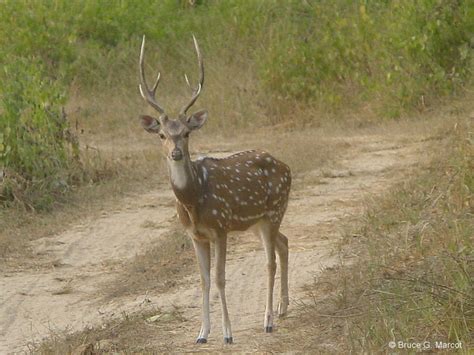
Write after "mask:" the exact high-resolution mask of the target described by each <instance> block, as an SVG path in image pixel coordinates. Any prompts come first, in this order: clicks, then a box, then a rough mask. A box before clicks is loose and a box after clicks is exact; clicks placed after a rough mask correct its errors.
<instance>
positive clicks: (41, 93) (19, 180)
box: [0, 57, 78, 208]
mask: <svg viewBox="0 0 474 355" xmlns="http://www.w3.org/2000/svg"><path fill="white" fill-rule="evenodd" d="M10 63H11V64H7V65H4V66H3V68H2V72H1V75H0V77H1V81H2V83H3V85H2V86H1V87H0V102H1V104H2V110H1V111H0V132H1V133H0V161H1V165H2V166H3V168H4V169H5V171H6V179H5V180H4V181H3V184H2V185H0V187H2V189H1V190H0V193H1V195H0V198H1V200H3V201H4V202H7V201H12V200H14V199H17V200H19V201H21V202H23V203H25V204H26V205H28V206H30V207H32V208H46V207H48V206H49V205H50V204H51V203H52V202H53V201H54V195H55V194H58V193H63V192H65V191H66V190H67V188H68V186H69V182H70V181H69V175H70V173H69V171H70V170H71V165H72V164H76V159H77V157H78V144H77V141H76V139H75V138H74V136H73V135H72V134H71V133H70V131H69V130H68V122H67V120H66V117H65V115H64V113H63V112H62V105H63V104H64V102H65V99H66V98H65V96H64V89H63V88H62V87H61V85H59V84H58V83H57V82H55V81H53V80H51V79H45V75H44V72H43V70H44V68H43V67H42V66H41V65H40V64H39V63H38V62H35V61H29V60H26V59H24V58H18V57H14V58H12V59H10Z"/></svg>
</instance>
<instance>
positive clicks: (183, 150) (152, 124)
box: [139, 36, 207, 161]
mask: <svg viewBox="0 0 474 355" xmlns="http://www.w3.org/2000/svg"><path fill="white" fill-rule="evenodd" d="M193 40H194V47H195V48H196V53H197V58H198V63H199V70H200V77H199V83H198V85H197V87H196V88H194V89H193V95H192V97H191V100H190V101H189V102H188V103H187V104H186V105H184V106H183V108H182V109H181V111H180V113H179V116H178V118H176V119H172V118H169V117H168V115H167V114H166V113H165V110H164V109H163V107H162V106H161V105H160V104H159V103H158V102H157V100H156V98H155V93H156V89H157V87H158V83H159V82H160V73H158V76H157V78H156V80H155V84H154V85H153V87H152V89H151V90H150V89H149V87H148V84H147V81H146V78H145V64H144V52H145V36H143V41H142V46H141V50H140V85H139V89H140V94H141V95H142V97H143V98H144V99H145V101H146V102H148V104H150V106H151V107H153V108H154V109H155V110H156V111H158V113H159V116H158V118H155V117H151V116H148V115H142V116H140V119H141V123H142V126H143V128H144V129H145V130H146V131H147V132H149V133H155V134H158V136H159V137H160V139H161V141H162V143H163V147H164V149H165V152H166V157H167V159H169V160H172V161H180V160H182V159H183V158H184V157H185V156H187V155H188V154H189V152H188V138H189V134H190V133H191V132H192V131H194V130H197V129H199V128H201V127H202V126H203V124H204V123H205V122H206V120H207V111H206V110H201V111H198V112H195V113H193V114H191V115H188V114H187V111H188V110H189V108H190V107H191V106H192V105H193V104H194V103H195V102H196V100H197V99H198V97H199V95H200V94H201V90H202V86H203V84H204V64H203V61H202V57H201V52H200V51H199V46H198V43H197V41H196V38H195V37H194V36H193ZM184 77H185V79H186V83H187V84H188V86H189V87H190V88H191V84H190V83H189V80H188V77H187V76H186V75H185V76H184Z"/></svg>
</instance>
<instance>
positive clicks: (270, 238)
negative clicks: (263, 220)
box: [261, 225, 276, 333]
mask: <svg viewBox="0 0 474 355" xmlns="http://www.w3.org/2000/svg"><path fill="white" fill-rule="evenodd" d="M261 237H262V240H263V246H264V248H265V253H266V254H267V305H266V307H265V319H264V321H263V327H264V329H265V332H266V333H271V332H272V331H273V286H274V285H275V272H276V256H275V233H274V231H273V227H272V226H270V225H267V226H265V227H264V228H262V230H261Z"/></svg>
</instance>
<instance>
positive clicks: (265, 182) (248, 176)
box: [139, 36, 291, 344]
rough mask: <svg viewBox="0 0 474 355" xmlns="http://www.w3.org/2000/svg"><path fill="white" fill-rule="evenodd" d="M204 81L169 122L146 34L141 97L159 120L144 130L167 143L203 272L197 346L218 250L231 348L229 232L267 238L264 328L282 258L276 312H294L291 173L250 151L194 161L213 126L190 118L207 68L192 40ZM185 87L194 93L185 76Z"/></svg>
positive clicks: (204, 330)
mask: <svg viewBox="0 0 474 355" xmlns="http://www.w3.org/2000/svg"><path fill="white" fill-rule="evenodd" d="M193 40H194V47H195V49H196V53H197V58H198V65H199V70H200V76H199V83H198V84H197V86H196V87H195V88H194V89H193V94H192V97H191V100H190V101H189V102H188V103H187V104H186V105H184V106H183V108H182V109H181V111H180V113H179V116H178V117H177V118H176V119H171V118H169V117H168V115H167V114H166V113H165V110H164V109H163V108H162V106H161V105H160V104H159V103H158V101H157V100H156V98H155V92H156V89H157V87H158V83H159V81H160V74H159V73H158V76H157V78H156V80H155V83H154V85H153V86H152V88H151V89H150V88H149V86H148V84H147V81H146V78H145V69H144V51H145V36H143V41H142V45H141V50H140V85H139V89H140V93H141V95H142V97H143V98H144V99H145V101H146V102H148V104H150V105H151V106H152V107H153V108H154V109H155V110H156V111H158V112H159V117H158V118H153V117H151V116H148V115H142V116H140V118H141V123H142V126H143V128H144V129H145V130H146V131H147V132H150V133H156V134H157V135H158V137H160V139H161V141H162V145H163V148H164V152H165V155H166V162H167V165H168V170H169V176H170V182H171V188H172V189H173V192H174V194H175V196H176V207H177V212H178V217H179V220H180V221H181V223H182V224H183V225H184V227H185V228H186V230H187V232H188V234H189V235H190V237H191V238H192V241H193V245H194V249H195V252H196V256H197V261H198V265H199V270H200V274H201V287H202V325H201V330H200V332H199V335H198V337H197V341H196V342H197V343H206V342H207V338H208V335H209V333H210V330H211V325H210V316H209V312H210V308H209V290H210V268H211V255H210V246H211V244H214V250H215V259H216V260H215V263H216V266H215V267H216V280H215V281H216V286H217V288H218V291H219V295H220V302H221V306H222V328H223V335H224V342H225V343H227V344H230V343H232V342H233V338H232V330H231V324H230V320H229V313H228V311H227V304H226V296H225V282H226V280H225V263H226V250H227V233H229V232H231V231H245V230H247V229H250V228H251V229H253V230H254V231H255V232H256V233H257V234H259V235H260V236H261V239H262V241H263V245H264V249H265V253H266V257H267V271H268V279H267V299H266V308H265V318H264V330H265V332H267V333H271V332H272V330H273V286H274V282H275V272H276V260H275V259H276V258H275V251H276V252H277V253H278V256H279V260H280V264H281V265H280V269H281V292H280V301H279V305H278V314H279V316H283V315H285V314H286V311H287V307H288V239H287V238H286V237H285V236H284V235H283V233H281V232H280V224H281V221H282V219H283V215H284V214H285V211H286V207H287V204H288V196H289V193H290V187H291V173H290V169H289V167H288V166H287V165H286V164H284V163H282V162H281V161H279V160H277V159H275V158H274V157H272V156H271V155H270V154H268V153H267V152H265V151H262V150H250V151H245V152H241V153H237V154H233V155H230V156H228V157H227V158H222V159H217V158H210V157H206V158H201V159H198V160H195V161H192V160H191V158H190V155H189V148H188V143H189V135H190V133H191V132H193V131H195V130H197V129H199V128H201V127H202V126H203V125H204V123H205V122H206V120H207V116H208V113H207V111H206V110H201V111H198V112H195V113H193V114H191V115H188V114H187V111H188V110H189V108H190V107H191V106H192V105H193V104H194V103H195V102H196V100H197V98H198V97H199V95H200V94H201V90H202V87H203V84H204V65H203V60H202V56H201V52H200V50H199V46H198V43H197V41H196V38H194V36H193ZM185 79H186V83H187V84H188V86H189V87H190V88H191V89H192V87H191V84H190V83H189V80H188V78H187V76H186V75H185Z"/></svg>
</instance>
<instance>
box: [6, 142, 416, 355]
mask: <svg viewBox="0 0 474 355" xmlns="http://www.w3.org/2000/svg"><path fill="white" fill-rule="evenodd" d="M346 140H347V139H346ZM406 141H407V140H406V139H401V138H400V137H399V138H398V139H397V138H396V137H392V138H387V137H386V136H374V135H368V136H358V137H351V138H350V142H349V143H350V144H351V149H349V152H348V154H347V156H346V157H345V158H344V159H342V160H340V161H339V162H338V167H337V169H334V170H331V171H319V170H314V171H312V172H310V173H309V174H305V178H304V180H301V179H298V178H296V179H295V182H294V188H293V192H292V196H291V202H290V205H289V207H288V212H287V215H286V217H285V220H284V222H283V226H282V229H283V232H284V233H285V234H286V235H287V236H288V237H289V240H290V298H291V301H290V309H289V311H290V312H291V302H294V301H295V300H298V299H299V298H301V297H303V295H304V292H303V290H302V287H303V286H304V285H306V284H308V283H310V282H311V281H312V280H313V278H314V277H315V276H316V275H317V273H318V271H319V270H321V269H323V268H325V267H329V266H331V265H334V264H335V263H336V262H337V256H336V254H335V253H334V252H333V249H334V245H335V242H336V241H337V240H338V238H339V237H340V234H341V233H340V232H341V225H342V223H341V221H344V220H346V219H347V218H353V217H357V216H358V215H360V213H361V212H362V211H363V207H364V199H365V198H366V197H367V195H368V194H378V193H380V192H382V191H385V190H386V189H387V188H388V187H389V186H390V185H392V184H393V183H395V182H397V181H399V180H400V179H402V178H403V177H404V176H405V175H406V174H409V172H410V166H411V165H412V164H415V163H416V162H417V161H418V160H419V159H421V156H422V154H421V153H422V148H423V143H421V142H416V141H411V142H409V143H407V142H406ZM174 214H175V211H174V208H173V196H172V194H171V192H170V189H169V188H168V187H167V186H163V187H162V188H161V189H159V190H156V191H151V192H149V193H147V194H145V195H141V196H133V197H130V198H127V199H124V201H122V203H121V204H120V206H116V207H115V208H111V209H109V210H108V211H107V212H103V213H102V214H101V215H100V216H94V217H91V218H90V219H88V220H85V221H82V222H81V223H79V224H77V225H76V226H74V227H73V228H71V229H70V230H68V231H67V232H65V233H62V234H60V235H56V236H52V237H48V238H43V239H39V240H37V241H35V242H34V245H33V247H34V249H35V251H36V253H37V254H38V255H41V256H42V257H47V258H49V259H50V260H53V261H54V262H52V265H53V267H51V268H50V269H39V270H36V271H35V270H24V271H22V272H9V273H2V275H1V278H0V290H1V292H0V353H8V352H19V351H24V350H27V349H28V347H27V346H28V343H29V342H33V341H38V340H40V339H42V338H43V337H45V336H51V335H52V333H53V334H54V333H55V332H59V331H63V330H65V329H68V330H80V329H83V328H84V327H88V326H92V325H97V324H100V323H101V322H103V321H104V320H106V319H109V318H110V317H114V316H118V315H120V313H121V312H123V311H126V312H136V311H138V310H141V309H143V304H144V303H143V301H144V299H145V298H146V299H147V302H146V304H147V305H146V307H156V306H158V307H160V308H163V309H167V308H172V307H178V308H180V310H181V311H182V312H183V313H182V314H183V316H184V318H185V319H186V321H184V322H182V323H181V324H180V326H179V328H177V329H175V331H173V332H170V333H169V334H166V339H167V341H168V342H170V343H173V344H175V345H176V347H177V348H178V349H182V350H188V351H193V350H194V351H196V350H198V349H202V350H219V349H222V339H221V330H220V329H221V326H220V317H221V315H220V307H219V301H218V298H217V294H216V293H215V290H214V289H213V291H211V300H212V303H211V307H212V314H211V317H212V327H213V329H212V333H211V336H210V339H209V343H208V344H205V345H203V346H201V347H200V348H196V345H194V338H195V336H196V334H197V332H198V330H199V327H200V319H199V318H200V308H199V307H200V287H199V277H198V273H197V271H196V273H195V274H193V275H191V276H190V277H189V278H188V279H187V280H186V282H184V283H183V284H182V285H185V286H182V287H181V288H179V289H178V290H175V291H173V292H170V293H168V294H147V295H141V296H139V297H136V298H130V297H127V298H120V299H114V300H112V301H107V303H106V304H99V302H98V300H99V298H98V296H97V295H98V288H99V284H100V283H101V282H103V281H108V280H111V279H112V278H113V277H114V276H115V275H114V273H113V271H112V268H110V264H111V263H113V262H114V261H118V260H121V261H123V260H126V259H127V258H132V257H133V256H135V255H136V254H138V253H140V251H143V250H145V249H146V247H147V246H148V245H150V244H151V242H152V240H156V238H160V236H162V235H163V234H164V233H165V232H166V230H167V228H168V227H169V226H170V225H171V222H172V219H173V218H174ZM150 220H152V221H154V222H155V223H156V224H158V225H161V226H162V228H161V229H159V230H156V229H154V230H152V229H150V228H145V227H144V223H145V222H146V221H150ZM265 263H266V262H265V256H264V253H263V252H262V247H261V244H260V241H259V240H258V239H257V238H256V237H255V236H254V235H252V234H249V233H244V234H236V235H231V237H230V245H229V254H228V263H227V277H226V278H227V290H228V292H227V293H228V307H229V311H230V314H231V321H232V326H233V331H234V339H235V344H234V345H233V347H232V350H235V351H251V350H253V349H256V348H261V346H262V344H266V343H268V342H271V339H272V337H273V336H278V331H279V330H278V328H277V331H276V332H275V333H274V334H273V335H265V334H264V333H263V331H262V329H261V328H262V322H263V310H264V306H265V304H264V300H265V280H266V278H265V270H266V269H265ZM277 275H278V273H277ZM278 288H279V284H278V281H277V285H276V288H275V294H277V292H278ZM276 325H277V327H278V320H277V323H276ZM280 331H283V329H282V330H280ZM157 336H159V335H157ZM160 341H163V339H157V344H158V343H159V342H160Z"/></svg>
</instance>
